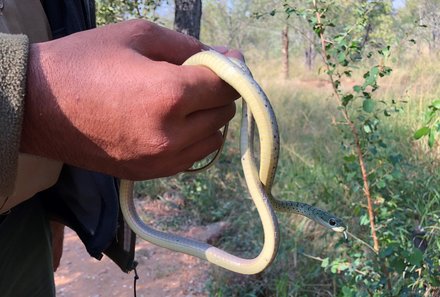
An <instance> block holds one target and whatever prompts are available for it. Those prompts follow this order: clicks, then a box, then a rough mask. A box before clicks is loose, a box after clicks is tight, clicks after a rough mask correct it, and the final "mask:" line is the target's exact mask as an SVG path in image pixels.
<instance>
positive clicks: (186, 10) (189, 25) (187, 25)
mask: <svg viewBox="0 0 440 297" xmlns="http://www.w3.org/2000/svg"><path fill="white" fill-rule="evenodd" d="M175 2H176V9H175V13H174V30H176V31H177V32H182V33H184V34H187V35H190V36H193V37H195V38H197V39H199V37H200V20H201V17H202V1H201V0H176V1H175Z"/></svg>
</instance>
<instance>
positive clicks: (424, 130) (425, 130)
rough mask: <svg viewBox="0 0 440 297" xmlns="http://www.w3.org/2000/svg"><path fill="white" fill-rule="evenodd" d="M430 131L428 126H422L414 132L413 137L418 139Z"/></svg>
mask: <svg viewBox="0 0 440 297" xmlns="http://www.w3.org/2000/svg"><path fill="white" fill-rule="evenodd" d="M430 131H431V129H430V128H429V127H422V128H420V129H419V130H417V131H416V132H415V133H414V136H413V137H414V139H420V138H422V137H423V136H425V135H428V133H429V132H430Z"/></svg>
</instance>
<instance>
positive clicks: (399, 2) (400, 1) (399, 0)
mask: <svg viewBox="0 0 440 297" xmlns="http://www.w3.org/2000/svg"><path fill="white" fill-rule="evenodd" d="M393 5H394V8H401V7H403V6H405V0H393Z"/></svg>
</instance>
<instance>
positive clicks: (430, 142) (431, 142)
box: [428, 129, 435, 148]
mask: <svg viewBox="0 0 440 297" xmlns="http://www.w3.org/2000/svg"><path fill="white" fill-rule="evenodd" d="M434 134H435V131H434V129H430V131H429V137H428V145H429V147H430V148H433V147H434V142H435V136H434Z"/></svg>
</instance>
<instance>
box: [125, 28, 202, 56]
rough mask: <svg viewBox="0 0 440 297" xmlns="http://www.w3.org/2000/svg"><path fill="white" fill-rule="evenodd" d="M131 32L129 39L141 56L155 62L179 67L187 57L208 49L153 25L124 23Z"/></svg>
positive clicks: (193, 39) (191, 38)
mask: <svg viewBox="0 0 440 297" xmlns="http://www.w3.org/2000/svg"><path fill="white" fill-rule="evenodd" d="M126 23H127V24H128V25H130V26H132V27H133V28H131V30H132V31H133V32H132V34H131V36H130V37H129V39H130V40H131V44H132V45H133V47H134V48H135V49H136V50H137V51H138V52H139V53H141V54H142V55H144V56H146V57H148V58H150V59H152V60H155V61H166V62H169V63H172V64H176V65H181V64H182V63H183V62H185V61H186V60H187V59H188V58H189V57H191V56H192V55H194V54H195V53H198V52H200V51H202V50H207V49H209V47H208V46H206V45H204V44H203V43H201V42H200V41H198V40H197V39H195V38H194V37H191V36H188V35H185V34H182V33H179V32H176V31H173V30H170V29H167V28H164V27H161V26H158V25H156V24H154V23H151V22H147V21H143V20H135V21H129V22H126Z"/></svg>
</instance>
